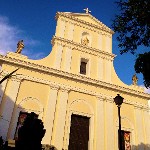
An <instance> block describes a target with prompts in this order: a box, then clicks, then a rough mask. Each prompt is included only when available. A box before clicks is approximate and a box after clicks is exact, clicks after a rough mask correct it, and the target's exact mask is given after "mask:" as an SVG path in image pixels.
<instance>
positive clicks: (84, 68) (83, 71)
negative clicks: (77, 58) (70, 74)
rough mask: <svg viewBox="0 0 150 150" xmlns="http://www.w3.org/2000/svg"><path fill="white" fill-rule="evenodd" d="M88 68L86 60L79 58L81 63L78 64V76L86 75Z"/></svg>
mask: <svg viewBox="0 0 150 150" xmlns="http://www.w3.org/2000/svg"><path fill="white" fill-rule="evenodd" d="M87 67H88V60H87V59H84V58H81V63H80V74H84V75H86V74H87V69H88V68H87Z"/></svg>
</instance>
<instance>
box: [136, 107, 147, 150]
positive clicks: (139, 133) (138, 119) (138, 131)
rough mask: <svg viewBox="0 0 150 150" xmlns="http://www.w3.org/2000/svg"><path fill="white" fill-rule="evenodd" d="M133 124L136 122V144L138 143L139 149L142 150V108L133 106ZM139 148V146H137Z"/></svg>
mask: <svg viewBox="0 0 150 150" xmlns="http://www.w3.org/2000/svg"><path fill="white" fill-rule="evenodd" d="M135 124H136V145H140V150H144V145H141V143H145V142H144V128H143V125H144V124H143V115H142V109H141V108H138V107H135ZM138 148H139V147H138Z"/></svg>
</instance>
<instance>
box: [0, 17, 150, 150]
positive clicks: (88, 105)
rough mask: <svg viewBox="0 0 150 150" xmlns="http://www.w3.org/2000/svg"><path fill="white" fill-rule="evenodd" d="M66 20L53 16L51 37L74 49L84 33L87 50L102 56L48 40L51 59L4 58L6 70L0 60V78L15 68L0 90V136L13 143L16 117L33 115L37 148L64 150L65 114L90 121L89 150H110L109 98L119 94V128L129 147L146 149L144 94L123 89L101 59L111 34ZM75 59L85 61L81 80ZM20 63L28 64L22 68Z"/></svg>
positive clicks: (112, 118)
mask: <svg viewBox="0 0 150 150" xmlns="http://www.w3.org/2000/svg"><path fill="white" fill-rule="evenodd" d="M66 20H67V18H65V17H61V16H60V17H58V21H57V27H56V34H55V36H58V37H62V38H66V39H68V40H69V39H72V40H73V41H72V42H75V43H78V44H79V43H81V35H82V33H83V32H84V31H86V32H89V34H90V36H91V37H92V38H91V41H92V42H93V43H91V46H92V47H93V51H94V48H97V49H98V50H99V51H104V52H103V53H89V51H90V50H91V49H90V50H89V51H88V48H87V49H86V51H82V49H79V47H82V45H78V46H76V45H75V44H74V43H72V44H66V43H64V42H63V41H61V39H60V40H58V39H57V38H56V39H55V38H54V39H53V41H52V43H53V48H52V52H51V54H50V55H49V56H47V57H46V58H44V59H42V60H36V61H34V60H29V59H27V57H24V56H22V55H20V54H16V53H9V54H8V55H7V56H8V57H10V58H11V60H13V59H14V61H15V63H16V62H17V63H18V64H17V63H16V64H15V63H14V65H12V63H8V62H7V61H8V59H6V60H5V61H3V66H2V70H3V71H4V72H3V75H6V74H7V73H8V72H11V71H13V70H15V69H16V68H20V69H19V70H18V71H17V72H16V73H15V76H13V77H12V78H10V79H9V80H8V81H7V80H6V81H5V82H3V84H2V86H1V90H2V91H1V92H0V94H1V97H0V115H1V117H0V133H3V136H4V137H5V138H11V139H13V137H14V133H15V128H16V125H17V119H18V116H19V112H20V111H27V112H31V111H34V112H36V113H38V114H39V118H40V119H42V121H43V122H44V127H45V128H46V134H45V137H44V138H43V141H42V143H44V144H52V145H54V146H56V147H57V148H58V150H61V149H62V148H64V149H68V144H69V133H70V122H71V115H72V114H78V115H83V116H87V117H89V118H90V127H89V133H90V139H89V150H99V148H100V147H101V148H102V149H104V150H108V149H112V150H113V149H114V150H116V149H117V148H118V145H117V143H118V141H117V139H118V138H117V135H118V114H117V106H116V105H115V104H114V103H113V98H114V97H115V96H116V95H117V94H118V93H120V95H121V96H122V97H124V103H123V104H122V107H121V117H122V118H121V121H122V129H124V130H127V131H130V132H131V144H132V145H137V144H140V142H143V143H145V144H150V143H149V141H150V136H149V135H150V134H149V126H150V121H149V114H148V111H149V109H148V108H147V106H148V95H144V94H143V89H141V88H140V87H138V86H133V85H132V86H128V85H125V84H124V83H122V81H120V79H119V78H118V76H117V75H116V73H115V70H114V68H113V62H112V61H113V58H112V59H110V57H109V56H108V55H107V53H110V55H111V51H112V40H111V38H112V36H111V34H110V33H106V31H105V32H104V31H101V32H96V31H92V30H90V29H89V30H88V29H87V28H86V29H85V28H83V27H81V26H78V25H75V24H74V23H70V20H69V19H68V21H66ZM87 20H88V19H87ZM90 21H91V20H90ZM70 31H71V34H69V33H70ZM108 37H109V38H110V39H109V40H110V41H109V42H108V43H109V44H108V47H107V46H106V45H107V41H108ZM95 38H99V39H95ZM106 52H107V53H106ZM96 54H98V55H96ZM105 55H107V56H106V57H105ZM112 57H113V56H112ZM81 58H85V59H88V60H89V64H88V69H89V70H88V73H87V75H80V74H79V68H80V60H81ZM108 58H109V59H108ZM23 61H25V62H28V64H27V65H23ZM20 62H21V63H20ZM19 63H20V64H19ZM33 64H34V65H33ZM38 65H41V66H40V67H39V66H38ZM43 68H44V69H45V70H43V71H42V69H43ZM49 69H51V70H50V71H49ZM1 77H2V75H1ZM118 87H119V88H120V89H118V90H117V88H118ZM130 91H131V93H130ZM6 110H9V111H6ZM3 126H5V128H3V131H4V132H2V127H3ZM140 135H142V137H140Z"/></svg>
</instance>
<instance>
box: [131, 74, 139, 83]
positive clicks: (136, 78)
mask: <svg viewBox="0 0 150 150" xmlns="http://www.w3.org/2000/svg"><path fill="white" fill-rule="evenodd" d="M137 82H138V77H137V76H136V74H134V75H133V76H132V84H133V85H137Z"/></svg>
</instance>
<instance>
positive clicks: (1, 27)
mask: <svg viewBox="0 0 150 150" xmlns="http://www.w3.org/2000/svg"><path fill="white" fill-rule="evenodd" d="M20 33H21V30H20V29H18V28H17V27H13V26H11V25H10V24H9V19H8V18H7V17H4V16H0V53H1V54H6V52H7V51H15V50H16V41H17V39H18V38H19V34H20Z"/></svg>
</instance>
